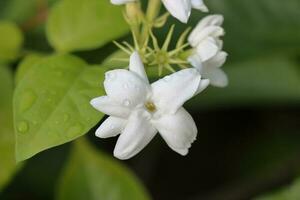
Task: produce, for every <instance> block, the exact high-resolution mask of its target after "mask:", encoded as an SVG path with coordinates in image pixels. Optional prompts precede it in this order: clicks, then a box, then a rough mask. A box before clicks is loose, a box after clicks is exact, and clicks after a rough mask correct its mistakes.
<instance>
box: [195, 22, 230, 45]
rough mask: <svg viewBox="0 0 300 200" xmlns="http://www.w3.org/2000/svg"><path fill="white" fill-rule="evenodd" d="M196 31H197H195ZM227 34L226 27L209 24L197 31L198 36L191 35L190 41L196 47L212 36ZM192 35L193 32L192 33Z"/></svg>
mask: <svg viewBox="0 0 300 200" xmlns="http://www.w3.org/2000/svg"><path fill="white" fill-rule="evenodd" d="M193 33H195V32H193ZM224 34H225V32H224V29H223V28H222V27H220V26H209V27H206V28H204V29H203V30H201V31H200V32H198V33H197V35H196V36H190V37H189V43H190V44H191V46H193V47H196V46H197V45H199V43H201V42H202V41H203V40H205V39H206V38H208V37H212V38H218V37H221V36H223V35H224ZM191 35H192V34H191Z"/></svg>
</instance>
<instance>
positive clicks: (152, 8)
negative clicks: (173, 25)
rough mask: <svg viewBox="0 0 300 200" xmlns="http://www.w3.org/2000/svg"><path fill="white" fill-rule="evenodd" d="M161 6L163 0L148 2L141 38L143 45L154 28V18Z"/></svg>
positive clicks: (150, 0)
mask: <svg viewBox="0 0 300 200" xmlns="http://www.w3.org/2000/svg"><path fill="white" fill-rule="evenodd" d="M160 6H161V0H149V2H148V8H147V13H146V20H145V22H144V24H143V28H142V33H141V37H140V40H139V41H140V44H141V45H143V44H144V42H145V41H146V40H147V38H148V37H149V29H151V28H152V26H153V23H154V20H155V19H156V18H157V16H158V15H159V11H160Z"/></svg>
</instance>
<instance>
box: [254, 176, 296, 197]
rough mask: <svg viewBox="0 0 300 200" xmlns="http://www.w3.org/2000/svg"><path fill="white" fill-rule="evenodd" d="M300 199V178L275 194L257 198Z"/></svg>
mask: <svg viewBox="0 0 300 200" xmlns="http://www.w3.org/2000/svg"><path fill="white" fill-rule="evenodd" d="M296 199H300V179H298V180H296V181H295V182H294V183H293V184H292V185H290V186H289V187H286V188H283V189H281V190H279V191H277V192H275V193H273V194H269V195H264V196H262V197H259V198H256V199H255V200H296Z"/></svg>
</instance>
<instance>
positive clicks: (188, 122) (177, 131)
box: [153, 107, 197, 155]
mask: <svg viewBox="0 0 300 200" xmlns="http://www.w3.org/2000/svg"><path fill="white" fill-rule="evenodd" d="M153 125H154V126H155V127H156V128H157V130H158V132H159V133H160V135H161V136H162V137H163V138H164V140H165V141H166V143H167V144H168V146H169V147H170V148H171V149H173V150H174V151H176V152H177V153H179V154H181V155H186V154H187V153H188V149H189V148H190V147H191V144H192V142H193V141H195V139H196V136H197V127H196V124H195V122H194V120H193V118H192V116H191V115H190V114H189V113H188V112H187V111H186V110H185V109H184V108H183V107H181V108H180V109H179V110H178V111H177V112H176V113H175V114H169V115H164V116H162V117H161V118H160V119H158V120H155V121H153Z"/></svg>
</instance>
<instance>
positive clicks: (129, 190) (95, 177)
mask: <svg viewBox="0 0 300 200" xmlns="http://www.w3.org/2000/svg"><path fill="white" fill-rule="evenodd" d="M64 199H72V200H86V199H88V200H99V199H103V200H107V199H110V200H125V199H130V200H149V199H150V198H149V197H148V195H147V193H146V192H145V189H144V188H143V187H142V186H141V184H140V183H139V181H138V180H137V178H136V177H135V176H134V175H133V174H132V173H131V172H130V171H129V170H128V169H127V168H126V167H124V166H123V165H121V163H119V162H117V161H114V160H112V159H111V158H109V157H108V156H106V155H104V154H103V153H101V152H99V151H96V150H95V149H94V148H93V147H92V146H90V145H89V144H88V143H87V142H86V141H84V140H79V141H76V144H75V147H74V149H73V151H72V155H71V158H70V160H69V161H68V163H67V166H66V168H65V170H64V173H63V175H62V177H61V180H60V183H59V188H58V195H57V200H64Z"/></svg>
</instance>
